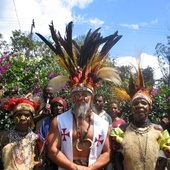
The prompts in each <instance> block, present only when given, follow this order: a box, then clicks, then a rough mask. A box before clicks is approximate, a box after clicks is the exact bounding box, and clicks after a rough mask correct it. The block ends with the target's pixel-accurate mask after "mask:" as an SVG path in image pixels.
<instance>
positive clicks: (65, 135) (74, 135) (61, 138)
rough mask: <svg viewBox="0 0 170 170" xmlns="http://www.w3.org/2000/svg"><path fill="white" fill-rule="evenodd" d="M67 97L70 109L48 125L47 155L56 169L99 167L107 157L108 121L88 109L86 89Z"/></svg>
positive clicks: (71, 169)
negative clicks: (71, 104) (49, 127)
mask: <svg viewBox="0 0 170 170" xmlns="http://www.w3.org/2000/svg"><path fill="white" fill-rule="evenodd" d="M71 97H72V100H73V103H74V104H73V108H72V109H70V110H69V111H67V112H65V113H63V114H61V115H59V116H58V117H57V118H54V120H53V122H52V124H51V129H50V133H49V137H48V156H49V158H50V159H51V160H52V161H53V162H55V163H56V164H58V165H59V167H60V168H59V169H60V170H61V169H70V170H98V169H99V170H100V169H102V168H104V167H105V166H106V165H107V163H108V162H109V160H110V143H109V134H110V128H109V124H108V122H107V121H105V120H103V119H102V118H101V117H99V116H98V115H97V114H95V113H94V112H93V111H92V110H91V104H92V98H93V94H92V93H91V92H90V91H88V90H84V91H83V90H82V91H75V92H73V93H72V94H71Z"/></svg>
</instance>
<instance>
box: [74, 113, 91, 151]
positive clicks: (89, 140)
mask: <svg viewBox="0 0 170 170" xmlns="http://www.w3.org/2000/svg"><path fill="white" fill-rule="evenodd" d="M73 118H74V122H75V124H76V131H77V136H78V138H77V142H76V149H77V150H78V151H82V149H81V148H79V144H80V143H83V142H90V147H89V148H91V147H92V140H91V139H90V138H86V137H87V134H88V132H89V129H90V126H91V115H89V116H88V119H89V121H88V122H89V124H88V127H87V129H86V130H85V133H84V135H83V136H82V134H81V132H82V130H81V129H80V127H79V124H78V121H77V119H76V116H75V115H74V113H73Z"/></svg>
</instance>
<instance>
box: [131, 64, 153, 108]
mask: <svg viewBox="0 0 170 170" xmlns="http://www.w3.org/2000/svg"><path fill="white" fill-rule="evenodd" d="M129 95H130V97H131V99H132V103H133V101H134V100H135V99H137V98H144V99H145V100H146V101H147V102H148V103H149V104H150V106H152V98H151V94H150V91H149V90H147V89H146V87H145V83H144V77H143V74H142V70H141V68H140V66H138V70H137V74H136V78H134V77H133V76H132V74H131V76H130V81H129Z"/></svg>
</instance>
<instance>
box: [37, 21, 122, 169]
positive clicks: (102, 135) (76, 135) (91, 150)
mask: <svg viewBox="0 0 170 170" xmlns="http://www.w3.org/2000/svg"><path fill="white" fill-rule="evenodd" d="M72 25H73V23H72V22H70V23H69V24H68V26H67V28H66V37H65V38H64V39H63V38H62V37H61V35H60V33H59V32H58V33H56V32H55V31H54V27H53V24H52V25H50V30H51V34H52V38H53V40H54V42H55V45H54V46H53V45H52V44H51V43H50V42H48V41H47V40H46V39H45V38H44V37H42V35H40V34H38V35H39V36H40V38H41V39H42V40H43V41H45V43H46V44H47V45H48V46H49V47H50V48H51V49H52V50H53V51H54V52H55V53H56V55H57V57H58V59H59V61H60V62H61V64H62V65H63V66H64V68H65V69H66V71H67V72H68V74H69V77H64V76H58V77H56V78H54V79H53V80H51V83H49V84H50V85H52V84H53V86H54V89H55V87H56V88H58V87H59V86H61V82H63V81H64V80H66V81H65V82H68V83H69V85H70V87H71V89H72V91H71V99H72V102H73V107H72V108H71V109H70V110H68V111H67V112H65V113H63V114H61V115H59V116H57V118H54V120H53V121H52V124H51V129H50V133H49V136H48V156H49V158H50V159H51V160H52V161H53V162H55V163H56V164H58V165H59V169H60V170H62V169H66V170H68V169H69V170H80V169H81V170H82V169H83V170H87V169H91V170H93V169H94V170H97V169H102V168H104V167H105V166H106V165H107V164H108V162H109V161H110V141H109V133H110V128H109V124H108V122H107V121H105V120H103V119H102V118H100V117H99V116H98V115H97V114H95V113H94V112H93V110H92V107H91V105H92V103H93V101H92V100H93V95H94V87H95V86H97V85H98V84H99V80H102V79H103V80H110V81H112V82H115V83H120V78H119V76H118V74H117V72H116V70H115V69H114V68H110V67H105V66H106V65H105V64H106V57H107V54H108V52H109V50H110V49H111V48H112V46H113V45H114V44H115V43H116V42H117V41H118V40H119V39H120V38H121V36H119V35H117V32H116V33H115V34H113V35H110V36H108V37H105V38H103V37H102V36H101V35H100V33H98V31H99V29H97V30H95V31H94V32H91V30H90V31H89V32H88V34H87V36H86V37H85V40H84V44H83V45H82V46H81V47H79V46H78V44H77V43H76V42H75V41H74V40H73V39H72ZM102 44H103V47H102V48H99V47H100V45H102ZM57 80H58V81H57Z"/></svg>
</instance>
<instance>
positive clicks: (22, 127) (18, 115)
mask: <svg viewBox="0 0 170 170" xmlns="http://www.w3.org/2000/svg"><path fill="white" fill-rule="evenodd" d="M13 118H14V125H15V127H14V128H15V130H16V131H17V132H20V136H22V135H23V137H24V136H25V135H26V134H27V133H26V132H28V128H30V127H31V124H32V121H33V116H32V113H31V112H30V111H28V110H20V111H17V112H15V113H14V116H13ZM8 134H9V131H3V132H1V133H0V139H1V149H0V154H1V151H2V148H3V147H4V146H5V145H7V144H8V143H9V138H8ZM35 155H36V158H35V159H36V160H37V159H38V147H35ZM0 162H2V160H1V161H0ZM35 169H38V166H36V167H34V170H35ZM2 170H3V169H2Z"/></svg>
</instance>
